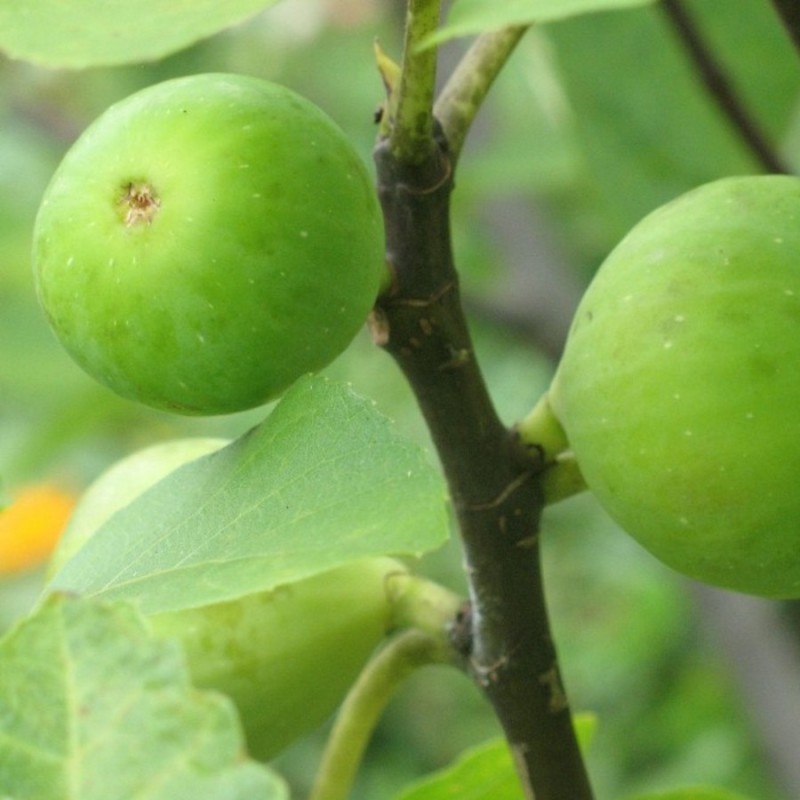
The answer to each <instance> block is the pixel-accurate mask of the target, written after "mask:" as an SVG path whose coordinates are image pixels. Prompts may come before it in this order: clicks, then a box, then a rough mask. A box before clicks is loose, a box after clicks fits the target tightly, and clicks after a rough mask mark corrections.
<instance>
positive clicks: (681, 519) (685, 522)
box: [678, 517, 689, 527]
mask: <svg viewBox="0 0 800 800" xmlns="http://www.w3.org/2000/svg"><path fill="white" fill-rule="evenodd" d="M678 522H680V524H681V525H683V526H684V527H686V526H687V525H688V524H689V518H688V517H678Z"/></svg>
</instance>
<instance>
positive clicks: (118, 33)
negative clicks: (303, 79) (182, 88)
mask: <svg viewBox="0 0 800 800" xmlns="http://www.w3.org/2000/svg"><path fill="white" fill-rule="evenodd" d="M276 2H277V0H223V2H220V0H191V2H187V1H186V0H137V2H135V3H131V2H127V0H70V2H68V3H53V2H51V0H25V2H17V1H16V0H0V49H1V50H4V51H5V52H6V53H7V54H8V55H10V56H11V57H13V58H19V59H24V60H26V61H32V62H35V63H38V64H43V65H45V66H48V67H70V68H84V67H96V66H106V65H111V64H127V63H135V62H137V61H151V60H154V59H157V58H162V57H163V56H166V55H169V54H170V53H174V52H175V51H177V50H182V49H183V48H185V47H188V46H189V45H191V44H194V43H195V42H197V41H200V40H201V39H205V38H207V37H209V36H212V35H213V34H215V33H218V32H219V31H221V30H223V29H225V28H228V27H230V26H232V25H235V24H237V23H239V22H242V21H244V20H245V19H247V18H248V17H251V16H253V15H254V14H256V13H257V12H259V11H261V10H262V9H264V8H267V7H268V6H271V5H274V3H276Z"/></svg>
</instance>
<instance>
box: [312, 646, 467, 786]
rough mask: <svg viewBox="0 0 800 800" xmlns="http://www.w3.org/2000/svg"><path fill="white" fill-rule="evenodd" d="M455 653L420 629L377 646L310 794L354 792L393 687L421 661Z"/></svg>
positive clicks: (442, 660)
mask: <svg viewBox="0 0 800 800" xmlns="http://www.w3.org/2000/svg"><path fill="white" fill-rule="evenodd" d="M451 654H452V651H451V649H450V647H449V646H448V645H447V643H446V641H445V640H444V638H442V637H439V638H437V637H434V636H430V635H429V634H427V633H423V632H422V631H418V630H408V631H404V632H402V633H400V634H398V635H397V636H396V637H395V638H394V639H390V640H389V642H388V643H387V644H386V645H385V646H384V647H383V649H381V650H379V651H378V652H377V654H376V655H375V656H374V657H373V658H372V660H371V661H370V662H369V663H368V664H367V666H366V667H365V668H364V670H363V671H362V673H361V675H360V677H359V678H358V680H357V681H356V683H355V684H354V685H353V686H352V688H351V689H350V692H349V693H348V695H347V697H346V698H345V701H344V703H343V704H342V707H341V709H340V710H339V714H338V716H337V718H336V722H335V723H334V726H333V730H332V731H331V734H330V737H329V739H328V741H327V743H326V746H325V751H324V753H323V756H322V762H321V764H320V767H319V770H318V772H317V775H316V778H315V780H314V786H313V787H312V790H311V794H310V795H309V800H345V798H347V797H348V796H349V795H350V792H351V789H352V786H353V783H354V781H355V778H356V774H357V772H358V768H359V765H360V764H361V761H362V759H363V756H364V752H365V750H366V748H367V745H368V743H369V740H370V738H371V736H372V732H373V731H374V729H375V726H376V724H377V723H378V720H379V719H380V717H381V714H382V713H383V710H384V709H385V708H386V705H387V704H388V702H389V701H390V700H391V699H392V697H393V696H394V694H395V692H396V691H397V690H398V689H399V688H400V687H401V686H402V685H403V683H404V682H405V681H406V679H407V678H408V677H409V676H410V675H412V674H413V673H414V672H416V671H417V670H418V669H420V668H421V667H425V666H428V665H431V664H447V663H450V662H451V660H452V655H451Z"/></svg>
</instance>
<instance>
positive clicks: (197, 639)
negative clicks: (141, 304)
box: [50, 439, 406, 759]
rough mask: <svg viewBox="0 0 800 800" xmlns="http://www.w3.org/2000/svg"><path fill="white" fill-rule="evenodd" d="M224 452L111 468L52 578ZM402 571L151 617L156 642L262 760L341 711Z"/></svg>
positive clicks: (305, 583) (148, 454)
mask: <svg viewBox="0 0 800 800" xmlns="http://www.w3.org/2000/svg"><path fill="white" fill-rule="evenodd" d="M224 444H225V442H224V440H219V439H197V440H194V439H180V440H175V441H172V442H165V443H162V444H157V445H154V446H152V447H148V448H146V449H144V450H141V451H139V452H137V453H134V454H133V455H131V456H128V457H127V458H125V459H123V460H122V461H120V462H118V463H117V464H116V465H114V466H112V467H111V468H109V469H108V470H107V471H106V472H105V473H103V474H102V475H101V476H100V477H99V478H98V479H97V480H96V481H95V482H94V483H93V484H92V485H91V486H90V487H89V489H88V490H87V491H86V493H85V494H84V496H83V498H82V499H81V500H80V502H79V504H78V506H77V508H76V510H75V514H74V516H73V518H72V521H71V523H70V526H69V527H68V529H67V531H66V532H65V535H64V537H63V538H62V540H61V542H60V544H59V547H58V548H57V550H56V552H55V553H54V555H53V561H52V564H51V567H50V574H51V575H53V574H55V572H56V571H57V570H58V568H59V567H60V566H62V565H63V564H64V563H65V562H66V561H67V560H69V559H70V558H72V557H73V556H75V555H76V553H77V552H78V551H79V550H80V548H81V547H82V546H83V545H84V544H85V543H86V542H87V541H88V540H89V539H90V538H91V536H92V535H93V534H94V533H95V532H96V531H97V530H98V529H99V527H100V526H101V525H102V524H103V523H104V522H105V521H106V520H107V519H108V518H109V517H111V515H112V514H114V513H115V512H116V511H118V510H119V509H121V508H123V507H124V506H126V505H128V504H129V503H130V502H131V501H133V500H134V499H135V498H136V497H137V496H138V495H139V494H141V493H142V492H144V491H145V490H147V489H148V488H150V486H152V485H153V484H155V483H156V481H157V480H159V479H161V478H163V477H166V475H167V474H169V473H170V472H172V471H173V470H174V469H177V468H178V467H179V466H180V465H181V464H182V463H186V462H188V461H190V460H193V459H194V458H198V457H200V456H202V455H205V454H206V453H209V452H213V451H214V450H216V449H218V448H219V447H221V446H222V445H224ZM405 572H406V570H405V568H404V567H403V565H402V564H401V563H400V562H398V561H395V560H394V559H391V558H382V557H375V558H365V559H361V560H358V561H354V562H351V563H349V564H345V565H343V566H340V567H337V568H334V569H331V570H329V571H326V572H322V573H318V574H316V575H312V576H311V577H308V578H304V579H302V580H299V581H296V582H294V583H290V584H286V585H284V586H280V587H278V588H276V589H274V590H272V591H264V592H257V593H255V594H250V595H246V596H243V597H240V598H237V599H234V600H230V601H226V602H217V603H210V604H208V605H205V606H200V607H195V608H188V609H181V610H179V611H170V612H162V613H154V614H151V615H150V616H149V619H150V622H151V624H152V627H153V630H154V632H155V633H156V634H157V635H159V636H163V637H170V638H176V639H178V640H179V641H180V642H181V644H182V645H183V648H184V651H185V653H186V656H187V659H188V665H189V670H190V674H191V676H192V681H193V683H194V685H195V686H198V687H200V688H204V689H214V690H217V691H220V692H222V693H224V694H226V695H227V696H228V697H230V699H231V700H232V701H233V702H234V703H235V705H236V706H237V709H238V711H239V716H240V719H241V721H242V725H243V728H244V732H245V735H246V738H247V744H248V750H249V751H250V753H251V754H252V755H253V756H255V757H256V758H261V759H268V758H271V757H273V756H275V755H276V754H277V753H278V752H280V751H281V750H282V749H284V748H285V747H286V746H287V745H289V744H290V743H291V742H292V741H294V740H295V739H297V738H299V737H300V736H302V735H303V734H305V733H308V732H310V731H311V730H313V729H314V728H315V727H317V726H318V725H319V724H321V723H322V722H324V721H325V719H327V718H328V717H329V716H330V715H331V714H332V713H333V711H334V710H335V709H336V707H337V706H338V705H339V703H340V702H341V700H342V699H343V697H344V695H345V694H346V692H347V690H348V689H349V687H350V685H351V684H352V683H353V682H354V680H355V678H356V677H357V675H358V673H359V672H360V670H361V669H362V667H363V666H364V664H365V663H366V661H367V660H368V658H369V656H370V655H371V653H372V651H373V650H374V649H375V648H376V647H377V646H378V644H379V643H380V642H381V640H382V639H383V638H384V637H385V636H386V634H387V632H388V630H389V628H390V627H391V626H392V624H393V623H392V608H391V600H390V596H391V593H390V587H389V585H388V581H389V578H390V576H394V575H401V574H404V573H405Z"/></svg>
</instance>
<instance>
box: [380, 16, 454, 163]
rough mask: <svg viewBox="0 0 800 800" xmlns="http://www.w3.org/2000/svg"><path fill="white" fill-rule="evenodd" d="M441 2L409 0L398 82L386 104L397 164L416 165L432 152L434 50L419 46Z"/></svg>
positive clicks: (431, 27) (431, 28)
mask: <svg viewBox="0 0 800 800" xmlns="http://www.w3.org/2000/svg"><path fill="white" fill-rule="evenodd" d="M440 10H441V0H409V3H408V14H407V17H406V27H405V41H404V43H403V63H402V71H401V73H400V82H399V85H398V86H397V87H396V88H395V90H394V91H393V92H392V93H391V95H390V97H389V102H388V113H389V117H390V119H389V142H390V148H391V151H392V153H393V154H394V155H395V157H396V158H398V160H400V161H404V162H406V163H409V164H418V163H420V162H421V161H424V160H425V159H427V158H428V157H429V155H430V153H431V151H432V150H433V146H434V145H433V115H432V112H431V109H432V107H433V96H434V92H435V90H436V57H437V50H436V48H435V47H433V48H427V49H424V50H420V49H419V47H418V45H419V43H420V42H421V41H422V40H423V39H425V38H426V37H427V36H429V35H430V34H431V33H433V32H434V31H435V30H436V27H437V25H438V24H439V13H440Z"/></svg>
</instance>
